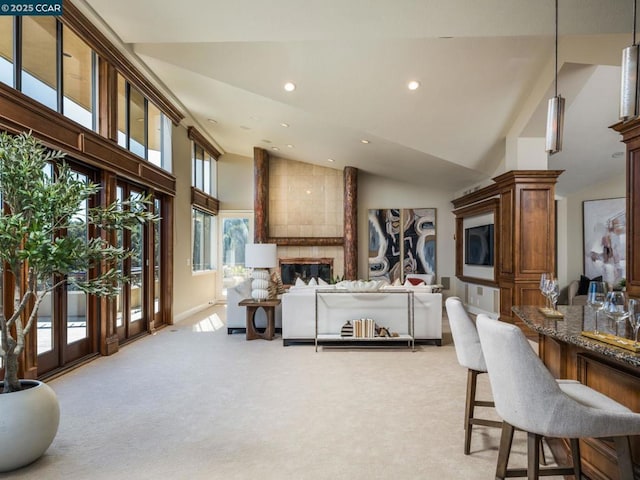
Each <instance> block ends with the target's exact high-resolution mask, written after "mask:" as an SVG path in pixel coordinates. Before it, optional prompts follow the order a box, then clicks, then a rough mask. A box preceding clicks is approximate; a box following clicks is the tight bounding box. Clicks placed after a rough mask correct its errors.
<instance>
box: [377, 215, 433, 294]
mask: <svg viewBox="0 0 640 480" xmlns="http://www.w3.org/2000/svg"><path fill="white" fill-rule="evenodd" d="M407 273H433V274H435V273H436V209H435V208H404V209H398V208H396V209H375V210H369V278H370V279H372V280H373V279H381V278H385V279H386V280H388V281H389V282H390V283H393V282H394V281H396V280H400V282H403V281H404V279H405V275H406V274H407Z"/></svg>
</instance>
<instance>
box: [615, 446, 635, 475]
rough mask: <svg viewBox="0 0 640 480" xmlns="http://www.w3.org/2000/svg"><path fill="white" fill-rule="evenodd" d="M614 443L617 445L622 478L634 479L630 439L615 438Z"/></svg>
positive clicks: (619, 469)
mask: <svg viewBox="0 0 640 480" xmlns="http://www.w3.org/2000/svg"><path fill="white" fill-rule="evenodd" d="M613 441H614V442H615V445H616V456H617V457H618V471H619V472H620V475H619V476H620V478H621V479H622V478H625V479H626V478H633V461H632V460H631V443H630V442H629V437H614V438H613Z"/></svg>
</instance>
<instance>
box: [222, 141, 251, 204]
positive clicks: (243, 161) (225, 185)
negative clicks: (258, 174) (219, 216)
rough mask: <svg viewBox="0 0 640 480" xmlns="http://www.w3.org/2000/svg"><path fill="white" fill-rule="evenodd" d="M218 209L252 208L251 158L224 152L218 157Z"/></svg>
mask: <svg viewBox="0 0 640 480" xmlns="http://www.w3.org/2000/svg"><path fill="white" fill-rule="evenodd" d="M218 200H220V210H253V158H250V157H243V156H241V155H235V154H233V153H225V154H224V155H222V156H221V157H220V158H219V159H218Z"/></svg>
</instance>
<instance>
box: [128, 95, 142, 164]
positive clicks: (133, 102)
mask: <svg viewBox="0 0 640 480" xmlns="http://www.w3.org/2000/svg"><path fill="white" fill-rule="evenodd" d="M144 147H145V114H144V97H143V96H142V94H141V93H140V92H139V91H138V90H136V89H135V88H134V87H130V88H129V150H130V151H131V152H133V153H135V154H136V155H138V156H139V157H142V158H145V155H144V152H145V148H144Z"/></svg>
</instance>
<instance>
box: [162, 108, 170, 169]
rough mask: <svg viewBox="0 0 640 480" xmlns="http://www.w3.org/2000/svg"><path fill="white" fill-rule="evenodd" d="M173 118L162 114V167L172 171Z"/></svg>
mask: <svg viewBox="0 0 640 480" xmlns="http://www.w3.org/2000/svg"><path fill="white" fill-rule="evenodd" d="M171 128H172V127H171V120H170V119H169V117H167V116H166V115H164V114H162V165H161V166H162V168H164V169H165V170H166V171H168V172H171V171H172V167H171Z"/></svg>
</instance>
